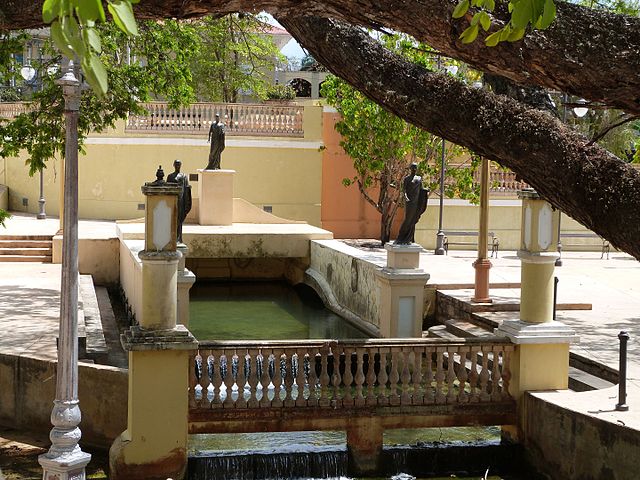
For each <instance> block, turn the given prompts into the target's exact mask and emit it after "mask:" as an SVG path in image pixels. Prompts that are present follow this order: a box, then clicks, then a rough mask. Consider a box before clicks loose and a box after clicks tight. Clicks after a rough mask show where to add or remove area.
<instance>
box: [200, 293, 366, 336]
mask: <svg viewBox="0 0 640 480" xmlns="http://www.w3.org/2000/svg"><path fill="white" fill-rule="evenodd" d="M303 296H304V298H302V297H303ZM318 302H319V299H316V300H315V301H314V300H313V298H311V297H310V296H309V295H304V291H303V294H302V296H301V295H300V294H299V293H298V291H296V290H295V289H293V288H292V287H290V286H288V285H286V284H285V283H274V282H239V283H225V284H223V283H215V282H208V283H206V282H203V283H196V284H195V285H194V286H193V288H192V289H191V292H190V302H189V330H190V331H191V333H193V335H194V336H195V337H196V338H197V339H198V340H298V339H309V338H331V339H345V338H365V337H366V335H365V334H364V333H363V332H361V331H360V330H358V329H357V328H355V327H354V326H352V325H351V324H349V323H348V322H346V321H345V320H344V319H343V318H341V317H339V316H338V315H336V314H334V313H333V312H331V311H330V310H328V309H326V308H324V306H323V305H322V303H321V302H320V303H318Z"/></svg>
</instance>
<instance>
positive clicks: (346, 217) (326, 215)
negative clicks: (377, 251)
mask: <svg viewBox="0 0 640 480" xmlns="http://www.w3.org/2000/svg"><path fill="white" fill-rule="evenodd" d="M339 119H340V114H339V113H338V112H336V111H335V110H333V109H331V108H328V107H325V110H324V113H323V119H322V120H323V121H322V139H323V141H324V146H325V149H324V150H323V152H322V208H321V214H320V216H321V221H322V228H324V229H325V230H330V231H331V232H333V236H334V238H380V214H379V213H378V212H377V211H376V209H375V208H373V207H372V206H371V205H369V204H368V203H367V201H366V200H365V199H364V197H363V196H362V195H361V194H360V191H359V190H358V187H357V186H356V185H351V186H349V187H345V186H344V185H343V184H342V179H343V178H353V177H354V175H355V170H354V169H353V160H351V157H349V156H348V155H347V154H346V153H345V151H344V150H343V149H342V147H341V146H340V140H341V136H340V134H339V133H338V132H336V130H335V128H334V126H335V124H336V122H337V121H338V120H339ZM373 193H375V192H372V194H373ZM374 198H375V197H374ZM403 215H404V213H403V211H402V210H400V211H398V214H397V215H396V222H395V227H396V228H394V231H395V232H397V228H398V225H399V223H401V221H402V217H403ZM395 232H394V233H395ZM392 237H395V234H394V235H392Z"/></svg>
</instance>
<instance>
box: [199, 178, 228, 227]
mask: <svg viewBox="0 0 640 480" xmlns="http://www.w3.org/2000/svg"><path fill="white" fill-rule="evenodd" d="M235 173H236V172H235V170H198V197H199V200H198V201H199V202H200V204H199V206H198V223H199V224H200V225H231V224H232V223H233V176H234V175H235Z"/></svg>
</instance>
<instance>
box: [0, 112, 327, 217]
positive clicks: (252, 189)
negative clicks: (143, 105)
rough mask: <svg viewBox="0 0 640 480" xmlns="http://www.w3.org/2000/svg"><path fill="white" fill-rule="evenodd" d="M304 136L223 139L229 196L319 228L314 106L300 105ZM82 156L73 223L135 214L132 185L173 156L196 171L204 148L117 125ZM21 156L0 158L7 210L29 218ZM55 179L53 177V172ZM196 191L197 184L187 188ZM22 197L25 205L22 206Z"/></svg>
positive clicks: (51, 209) (48, 190)
mask: <svg viewBox="0 0 640 480" xmlns="http://www.w3.org/2000/svg"><path fill="white" fill-rule="evenodd" d="M304 128H305V138H302V139H299V138H273V137H236V136H227V140H226V143H227V147H226V149H225V151H224V153H223V155H222V167H223V168H225V169H233V170H236V171H237V174H236V176H235V184H234V196H235V197H242V198H244V199H246V200H248V201H249V202H251V203H253V204H255V205H258V206H260V207H262V206H263V205H271V206H272V207H273V214H274V215H277V216H280V217H283V218H288V219H293V220H303V221H306V222H308V223H310V224H312V225H316V226H320V203H321V198H320V197H321V189H320V183H321V179H322V153H321V151H320V146H321V145H322V139H321V135H322V130H321V129H322V108H321V107H315V106H308V107H305V117H304ZM85 149H86V155H83V156H81V157H80V159H79V181H78V183H79V192H78V195H79V214H80V217H81V218H100V219H129V218H138V217H141V216H142V215H143V214H142V211H140V210H138V204H141V203H144V196H143V195H142V193H141V191H140V187H141V186H142V185H143V183H144V182H147V181H151V180H153V179H154V178H155V171H156V169H157V168H158V165H162V166H163V169H164V171H165V175H168V174H169V173H170V172H171V171H172V170H173V167H172V164H173V160H175V159H176V158H180V159H181V160H182V162H183V167H182V171H183V172H185V173H196V170H197V169H199V168H204V167H205V166H206V164H207V158H208V154H209V144H208V143H207V142H206V138H205V137H204V136H179V137H178V136H172V135H162V136H159V135H155V136H151V135H141V134H137V135H135V136H134V135H129V134H124V131H123V122H120V123H119V124H118V125H117V126H116V129H113V130H111V131H108V132H105V133H103V134H100V135H93V136H91V137H90V138H88V139H87V143H86V145H85ZM26 158H27V156H26V154H24V153H23V154H22V155H21V156H20V157H18V158H11V159H7V160H6V184H7V185H8V186H9V189H10V198H9V208H10V209H11V210H14V211H28V212H31V213H37V210H38V197H39V183H38V177H37V176H35V177H29V176H28V168H27V167H26V166H25V160H26ZM56 174H57V175H56ZM59 174H60V161H59V160H53V161H51V162H50V163H49V164H48V166H47V169H46V171H45V198H46V211H47V213H48V214H49V215H57V214H58V211H59V210H58V196H59ZM192 191H193V193H196V192H197V184H194V185H193V188H192ZM23 198H27V199H28V206H27V207H24V206H23Z"/></svg>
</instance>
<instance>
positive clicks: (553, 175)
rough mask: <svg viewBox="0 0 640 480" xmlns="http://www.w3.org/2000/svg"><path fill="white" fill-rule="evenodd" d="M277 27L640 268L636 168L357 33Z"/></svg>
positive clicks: (316, 21) (320, 25)
mask: <svg viewBox="0 0 640 480" xmlns="http://www.w3.org/2000/svg"><path fill="white" fill-rule="evenodd" d="M279 21H280V23H282V24H283V26H284V27H285V28H286V29H287V30H288V31H289V32H290V33H292V34H293V35H294V36H295V37H296V38H297V39H298V41H300V42H301V43H302V44H303V45H304V46H305V47H306V48H307V49H309V51H310V52H311V53H312V54H313V56H314V57H315V58H316V59H317V60H319V61H320V62H321V63H323V64H324V65H327V66H330V69H331V70H332V71H333V73H335V74H336V75H339V76H340V77H342V78H344V79H345V80H347V81H348V82H350V83H351V84H352V85H354V86H355V87H356V88H358V89H360V90H362V91H363V92H364V93H365V94H366V95H367V96H368V97H369V98H371V99H372V100H374V101H376V102H378V103H380V104H382V105H385V106H386V108H388V109H389V110H390V111H392V112H393V113H395V114H396V115H398V116H400V117H402V118H404V119H406V120H407V121H409V122H411V123H413V124H415V125H417V126H420V127H422V128H424V129H426V130H428V131H430V132H432V133H434V134H436V135H439V136H443V137H444V138H446V139H447V140H449V141H451V142H454V143H457V144H459V145H464V146H466V147H468V148H470V149H471V150H473V151H475V152H476V153H478V154H480V155H483V156H485V157H487V158H489V159H491V160H495V161H497V162H499V163H500V164H502V165H504V166H506V167H509V168H510V169H511V170H513V171H514V172H516V173H518V174H519V175H520V176H522V177H523V178H524V179H525V180H526V181H527V182H528V183H529V184H530V185H531V186H533V187H534V188H535V189H536V190H537V191H538V192H539V193H540V194H541V195H543V196H544V197H545V198H547V199H548V200H549V201H550V202H552V203H553V204H554V205H555V206H557V207H559V208H560V209H561V210H562V211H563V212H565V213H567V214H568V215H570V216H571V217H573V218H574V219H576V220H578V221H579V222H580V223H582V224H583V225H585V226H586V227H588V228H590V229H592V230H594V231H595V232H597V233H598V234H599V235H602V236H603V237H605V238H607V239H608V240H610V241H611V242H612V244H613V245H615V246H616V247H618V248H620V249H622V250H625V251H626V252H628V253H630V254H631V255H633V256H634V257H636V258H638V259H640V173H638V172H637V171H636V170H635V169H634V168H633V167H631V166H630V165H628V164H626V163H624V162H622V161H621V160H620V159H618V158H617V157H615V156H614V155H612V154H611V153H609V152H608V151H606V150H604V149H603V148H601V147H599V146H598V145H592V144H590V143H589V140H588V139H586V138H585V137H583V136H582V135H580V134H578V133H576V132H575V131H573V130H572V129H571V128H570V127H567V126H566V125H563V124H562V123H561V122H560V121H558V120H557V119H555V118H553V117H552V116H551V115H549V114H546V113H543V112H541V111H539V110H535V109H532V108H530V107H527V106H524V105H522V104H519V103H518V102H516V101H514V100H512V99H509V98H507V97H504V96H497V95H494V94H492V93H490V92H487V91H483V90H481V89H476V88H471V87H468V86H465V85H463V84H462V83H460V82H458V81H456V80H454V79H453V78H451V77H449V76H447V75H444V74H439V73H433V72H429V71H427V70H425V69H423V68H421V67H419V66H417V65H415V64H411V63H409V62H407V61H405V60H404V59H403V58H401V57H399V56H397V55H395V54H392V53H391V52H389V51H387V50H385V49H384V48H383V47H382V46H381V45H380V44H378V43H377V42H375V41H374V40H372V39H371V38H370V37H369V36H368V35H367V34H366V33H365V32H363V31H362V30H360V29H357V28H353V27H351V26H348V25H344V24H340V23H338V22H335V21H331V20H326V19H321V18H312V17H306V18H293V17H287V18H279ZM388 79H393V88H390V86H389V82H388V81H387V80H388Z"/></svg>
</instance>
